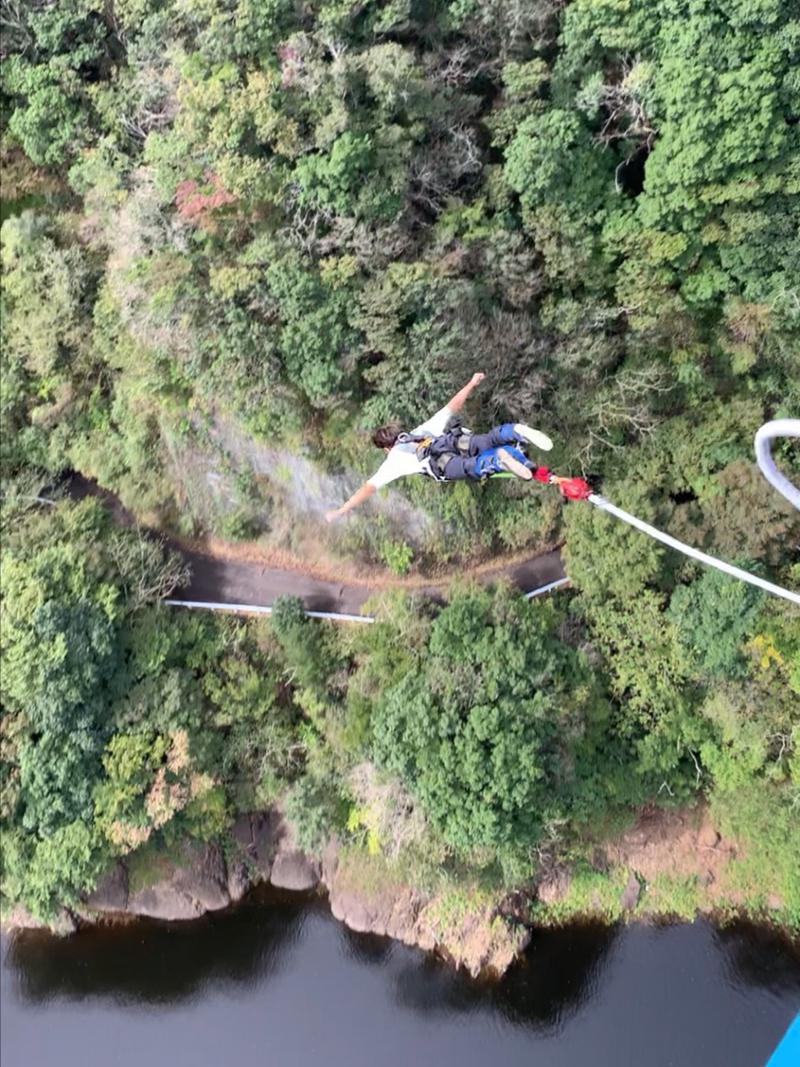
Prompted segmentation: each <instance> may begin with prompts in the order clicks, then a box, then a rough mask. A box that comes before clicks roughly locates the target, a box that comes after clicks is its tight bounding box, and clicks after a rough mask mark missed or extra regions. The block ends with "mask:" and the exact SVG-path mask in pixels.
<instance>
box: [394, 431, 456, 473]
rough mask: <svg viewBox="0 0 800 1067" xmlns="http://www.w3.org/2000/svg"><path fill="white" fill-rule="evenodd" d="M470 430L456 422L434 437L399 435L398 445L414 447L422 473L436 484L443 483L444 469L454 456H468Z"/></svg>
mask: <svg viewBox="0 0 800 1067" xmlns="http://www.w3.org/2000/svg"><path fill="white" fill-rule="evenodd" d="M471 437H472V430H468V429H467V428H466V427H465V426H462V425H461V424H460V423H458V422H456V423H454V424H452V425H451V427H450V429H449V430H448V431H447V433H443V434H439V435H438V436H436V437H434V436H432V435H431V434H419V433H401V434H400V435H399V436H398V438H397V444H399V445H408V444H413V445H416V448H415V452H416V456H417V460H418V461H419V464H420V467H421V469H422V473H423V474H426V475H427V476H428V477H429V478H433V479H434V481H437V482H445V481H447V478H446V477H445V473H444V471H445V467H446V466H447V464H448V463H449V462H450V460H451V459H453V458H454V457H456V456H468V455H469V442H470V438H471Z"/></svg>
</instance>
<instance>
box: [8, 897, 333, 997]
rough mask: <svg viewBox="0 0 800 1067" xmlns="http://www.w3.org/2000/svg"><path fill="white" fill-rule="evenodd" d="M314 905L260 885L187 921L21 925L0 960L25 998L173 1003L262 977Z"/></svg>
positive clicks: (283, 952)
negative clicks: (66, 928)
mask: <svg viewBox="0 0 800 1067" xmlns="http://www.w3.org/2000/svg"><path fill="white" fill-rule="evenodd" d="M319 906H320V905H319V904H318V903H317V902H315V901H314V900H313V899H309V897H308V896H307V895H306V894H299V893H293V894H278V893H276V892H275V891H274V890H269V889H263V890H262V889H259V890H256V891H255V892H254V893H252V894H251V895H249V896H248V898H247V899H246V900H245V901H244V902H243V903H241V904H240V905H238V906H237V907H235V908H230V909H226V910H225V911H224V912H217V913H216V914H208V915H205V916H202V917H201V918H199V919H195V920H192V921H191V922H186V923H166V922H157V921H154V920H147V919H136V920H134V921H132V922H130V923H125V924H121V925H108V926H94V927H90V928H87V929H85V930H81V931H79V932H78V933H76V934H72V935H70V936H69V937H65V938H58V937H54V936H53V935H51V934H49V933H47V932H44V931H38V930H28V931H22V932H20V933H18V934H17V935H15V936H14V937H13V938H12V939H11V941H10V943H9V946H8V951H7V956H6V961H5V962H6V967H7V968H8V969H9V970H10V971H11V972H12V975H13V977H14V979H15V980H16V982H17V986H18V994H19V997H20V999H21V1000H23V1001H26V1002H28V1003H29V1004H43V1003H46V1002H47V1001H50V1000H52V999H54V998H65V999H68V1000H83V999H91V998H98V999H111V1000H114V1001H116V1002H117V1003H122V1004H127V1005H136V1004H143V1005H156V1004H161V1005H170V1004H175V1003H181V1002H186V1001H189V1000H192V999H194V998H196V997H198V996H200V995H201V994H202V993H203V992H204V991H205V990H207V989H208V988H209V987H215V988H220V987H225V986H238V987H248V986H252V985H255V984H256V983H263V982H265V981H267V980H268V979H269V978H271V977H272V976H274V975H275V974H276V973H277V972H278V970H279V969H280V967H281V964H282V961H283V959H284V957H285V955H286V953H287V951H289V950H290V949H291V948H292V947H293V946H294V945H295V944H297V942H298V941H299V940H300V938H301V936H302V932H303V925H304V921H305V919H307V918H308V917H309V916H310V915H312V914H314V913H315V912H316V910H317V909H318V908H319Z"/></svg>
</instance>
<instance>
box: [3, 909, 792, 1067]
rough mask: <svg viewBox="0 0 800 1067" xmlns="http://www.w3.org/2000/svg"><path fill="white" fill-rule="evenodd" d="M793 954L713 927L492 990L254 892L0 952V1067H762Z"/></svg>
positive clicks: (602, 954)
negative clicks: (185, 918) (206, 911)
mask: <svg viewBox="0 0 800 1067" xmlns="http://www.w3.org/2000/svg"><path fill="white" fill-rule="evenodd" d="M798 1010H800V946H798V945H797V944H795V945H792V944H790V943H788V942H787V941H786V940H784V939H783V938H781V937H780V936H778V935H776V934H774V933H773V932H771V931H769V930H766V929H764V928H759V927H754V926H749V925H744V924H738V925H736V926H733V927H730V928H728V929H724V930H717V929H715V928H714V927H713V926H711V925H710V924H708V923H705V922H700V923H695V924H693V925H674V926H663V927H658V928H654V927H641V926H633V927H617V928H611V929H607V928H604V927H601V926H570V927H568V928H565V929H562V930H558V931H546V932H539V933H537V934H535V936H534V939H533V943H532V945H531V948H530V950H529V952H528V953H527V955H526V958H525V959H524V960H523V961H522V962H521V963H520V964H519V965H517V966H516V967H515V968H513V969H512V971H511V972H510V973H509V974H508V975H507V976H506V977H505V978H504V979H503V981H501V982H499V983H496V984H494V985H491V984H481V983H477V982H473V981H470V980H469V979H467V978H465V977H464V976H463V975H459V974H456V973H454V972H453V971H451V970H450V969H448V968H447V967H446V966H444V965H443V964H442V963H440V962H438V961H437V960H435V959H432V958H431V957H429V956H426V955H425V954H424V953H422V952H418V951H416V950H411V949H407V948H405V947H403V946H400V945H395V944H392V943H391V942H389V941H386V940H384V939H381V938H376V937H371V936H365V935H356V934H352V933H350V932H348V931H347V930H346V929H345V928H344V927H342V926H341V925H340V924H338V923H337V922H336V921H335V920H333V919H332V918H331V917H330V915H329V914H328V912H327V908H326V906H325V903H324V902H323V901H318V900H313V899H310V898H308V897H306V896H302V895H297V894H294V895H286V894H284V895H277V894H275V893H274V891H265V892H263V893H260V894H256V895H254V896H253V897H252V898H250V899H249V900H248V901H246V902H245V903H244V904H242V905H240V906H239V907H237V908H235V909H232V910H230V911H228V912H226V913H222V914H217V915H211V916H206V917H205V918H203V919H200V920H198V921H197V922H194V923H188V924H177V925H167V924H157V923H149V922H134V923H131V924H130V925H127V926H121V927H114V928H105V929H94V930H86V931H82V932H80V933H79V934H76V935H73V936H72V937H70V938H66V939H64V940H58V939H55V938H52V937H50V936H49V935H46V934H41V933H37V932H29V933H25V934H22V935H18V936H17V937H16V938H14V939H5V940H4V942H3V963H2V1028H0V1058H1V1059H2V1065H3V1067H50V1065H53V1067H56V1065H57V1067H117V1065H119V1067H128V1065H131V1067H134V1065H135V1067H156V1065H161V1064H165V1065H169V1067H183V1065H186V1067H206V1065H215V1067H217V1065H224V1064H228V1063H231V1064H241V1065H248V1067H250V1065H259V1067H260V1065H264V1067H273V1065H274V1067H312V1065H314V1067H317V1065H320V1067H322V1065H324V1067H328V1065H331V1067H362V1065H363V1067H408V1065H412V1064H413V1065H421V1067H425V1065H427V1064H432V1065H434V1067H448V1065H450V1064H454V1065H455V1064H457V1065H458V1067H473V1065H475V1067H478V1065H480V1067H487V1065H494V1064H497V1065H498V1067H499V1065H502V1067H513V1065H517V1064H520V1065H522V1064H524V1065H526V1067H629V1065H630V1067H694V1065H697V1067H763V1064H764V1063H765V1062H766V1060H767V1058H768V1056H769V1054H770V1052H771V1051H772V1049H773V1048H774V1047H775V1045H776V1044H777V1043H778V1041H779V1039H780V1037H781V1035H782V1033H783V1032H784V1030H785V1029H786V1027H787V1026H788V1024H789V1022H790V1021H791V1019H792V1017H793V1016H794V1014H795V1013H796V1012H797V1011H798Z"/></svg>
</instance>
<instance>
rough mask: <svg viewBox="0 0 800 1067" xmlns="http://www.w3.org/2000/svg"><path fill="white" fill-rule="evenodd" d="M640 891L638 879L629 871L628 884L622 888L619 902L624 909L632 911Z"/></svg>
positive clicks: (637, 901)
mask: <svg viewBox="0 0 800 1067" xmlns="http://www.w3.org/2000/svg"><path fill="white" fill-rule="evenodd" d="M641 891H642V887H641V884H640V883H639V879H638V878H637V877H636V875H635V874H634V873H633V871H631V873H630V877H629V878H628V884H627V885H626V886H625V888H624V889H623V891H622V896H621V897H620V904H621V905H622V907H623V908H624V909H625V910H626V911H633V909H634V908H635V907H636V905H637V904H638V903H639V894H640V893H641Z"/></svg>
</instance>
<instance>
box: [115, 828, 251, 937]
mask: <svg viewBox="0 0 800 1067" xmlns="http://www.w3.org/2000/svg"><path fill="white" fill-rule="evenodd" d="M163 871H164V873H163V876H162V877H161V878H159V879H158V880H157V881H155V882H153V883H152V884H151V885H149V886H146V887H145V888H143V889H139V890H137V891H136V892H134V893H130V894H129V897H128V911H129V912H131V913H132V914H134V915H149V916H150V917H151V918H153V919H170V920H180V919H195V918H197V916H198V915H202V914H203V913H204V912H206V911H216V910H217V909H219V908H224V907H227V905H228V904H230V902H231V898H230V894H229V893H228V872H227V870H226V868H225V860H224V858H223V855H222V851H221V849H220V848H219V846H218V845H195V844H192V845H187V846H185V847H184V849H183V853H182V856H181V859H180V862H174V861H165V862H164V865H163Z"/></svg>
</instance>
